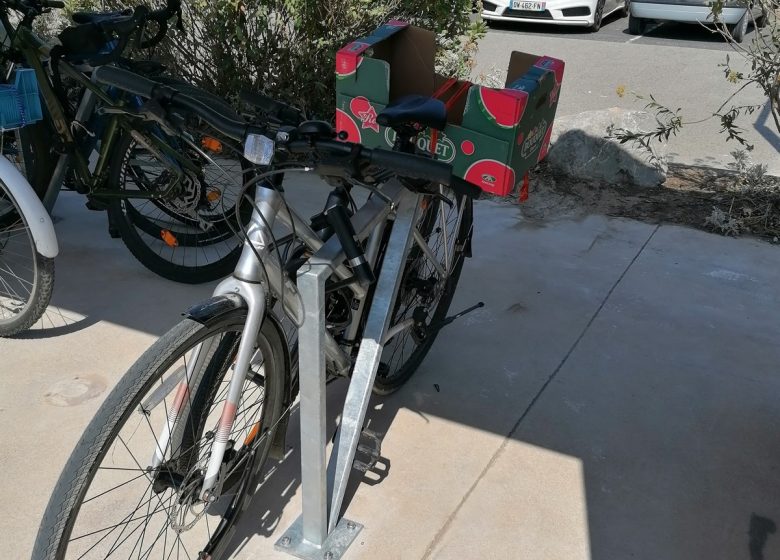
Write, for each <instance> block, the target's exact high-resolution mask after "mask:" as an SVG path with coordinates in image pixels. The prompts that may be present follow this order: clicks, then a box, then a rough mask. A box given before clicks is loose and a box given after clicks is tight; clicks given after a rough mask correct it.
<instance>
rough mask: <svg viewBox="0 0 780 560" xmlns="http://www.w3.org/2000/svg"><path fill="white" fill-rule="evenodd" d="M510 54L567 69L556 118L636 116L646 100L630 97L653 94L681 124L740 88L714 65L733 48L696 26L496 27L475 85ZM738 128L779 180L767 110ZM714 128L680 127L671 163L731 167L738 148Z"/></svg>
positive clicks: (742, 99)
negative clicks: (636, 31)
mask: <svg viewBox="0 0 780 560" xmlns="http://www.w3.org/2000/svg"><path fill="white" fill-rule="evenodd" d="M750 33H751V34H753V33H755V31H754V30H751V31H750ZM751 37H752V35H749V36H748V37H746V39H745V41H749V40H751ZM513 50H518V51H523V52H527V53H532V54H537V55H549V56H554V57H556V58H560V59H562V60H563V61H564V62H565V63H566V70H565V72H564V78H563V86H562V88H561V96H560V101H559V104H558V115H574V114H577V113H579V112H582V111H590V110H603V109H608V108H610V107H622V108H625V109H636V110H641V109H643V107H644V105H645V102H643V101H641V100H638V99H636V98H635V97H634V95H633V94H632V93H631V92H635V93H637V94H640V95H643V96H647V95H650V94H652V95H654V96H655V98H656V99H657V100H658V101H659V102H660V103H662V104H664V105H666V106H668V107H671V108H673V109H676V108H678V107H679V108H681V109H682V115H683V118H684V120H685V121H698V120H701V119H703V118H706V117H707V116H709V115H711V114H712V113H713V112H714V111H716V110H717V108H718V107H720V105H721V104H722V103H723V102H724V101H725V100H726V99H727V98H728V97H729V96H730V95H731V94H732V93H734V92H735V91H736V90H737V89H738V88H739V87H740V86H741V84H731V83H729V82H727V81H726V79H725V78H724V74H723V69H722V68H721V67H720V66H719V65H721V64H723V63H724V62H725V61H726V56H727V55H728V54H729V53H730V51H731V50H732V48H731V47H730V46H729V45H728V44H727V43H726V42H725V41H724V40H723V39H722V38H721V37H719V36H718V35H715V34H713V33H711V32H710V31H708V30H707V29H706V28H704V27H701V26H697V25H684V24H677V23H663V24H656V25H655V26H654V27H650V28H649V29H648V31H647V33H646V34H645V35H630V34H629V33H628V18H626V17H621V16H620V15H618V14H612V15H610V16H609V17H608V18H607V19H605V21H604V24H603V26H602V28H601V29H600V30H599V31H598V32H596V33H592V32H590V31H588V30H587V29H580V28H572V27H566V26H556V25H543V24H525V23H514V22H512V23H503V22H501V23H497V22H494V23H492V24H491V27H490V29H489V30H488V33H487V36H486V37H485V38H484V39H483V40H482V42H481V43H480V46H479V52H478V53H477V64H476V67H475V69H474V73H473V76H474V79H475V80H476V81H479V80H480V76H481V75H484V74H486V73H493V74H495V73H496V71H503V70H505V69H506V67H507V64H508V62H509V56H510V53H511V52H512V51H513ZM731 61H732V63H733V64H734V65H735V67H736V68H738V69H741V70H743V71H747V70H748V68H747V66H746V65H745V64H744V63H743V61H741V60H740V59H739V57H738V56H737V55H734V54H733V53H731ZM618 86H623V87H624V88H625V90H626V92H627V93H626V94H625V95H623V96H622V97H620V96H619V95H618V94H617V88H618ZM735 102H736V103H737V104H740V105H741V104H763V103H765V102H766V98H765V97H764V96H763V94H762V92H761V91H759V90H758V89H756V88H752V87H749V88H746V89H745V90H744V91H743V92H742V93H741V94H740V95H739V96H737V97H736V98H735ZM738 123H739V124H740V126H742V128H744V129H745V138H746V139H747V140H748V142H750V143H752V144H753V145H754V146H755V148H754V150H753V152H752V157H753V159H754V161H756V162H761V163H765V164H767V165H768V167H769V172H770V173H772V174H774V175H780V157H778V152H780V135H779V134H778V132H777V130H776V128H775V126H774V122H772V117H771V115H770V112H769V106H768V105H765V106H764V108H763V109H761V110H759V111H758V112H756V113H754V114H753V115H750V116H747V117H743V118H742V119H741V120H740V121H738ZM719 130H720V123H719V121H717V120H716V119H711V120H707V121H706V122H704V123H701V124H696V125H686V126H684V127H683V129H682V131H681V132H680V133H679V134H678V135H677V136H676V137H672V138H671V140H670V142H669V144H668V147H667V148H666V150H667V155H668V156H669V159H670V160H671V161H673V162H675V163H681V164H686V165H696V166H706V167H718V168H727V167H728V164H729V163H730V162H731V161H733V158H732V157H731V155H730V152H731V151H733V150H735V149H737V148H738V147H739V146H738V145H736V143H735V142H733V141H731V142H726V141H725V136H724V135H722V134H719Z"/></svg>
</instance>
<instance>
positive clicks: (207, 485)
mask: <svg viewBox="0 0 780 560" xmlns="http://www.w3.org/2000/svg"><path fill="white" fill-rule="evenodd" d="M255 204H256V209H255V213H257V212H258V211H259V212H261V213H262V215H263V218H264V219H259V218H258V219H253V220H252V224H251V225H250V227H249V228H248V230H247V239H246V240H245V243H244V248H243V251H242V254H241V257H240V259H239V262H238V265H237V266H236V270H235V272H234V274H233V276H232V277H230V278H227V279H225V280H223V281H222V282H221V283H220V284H219V285H218V286H217V288H216V289H215V290H214V294H213V295H214V297H217V296H225V295H235V296H238V297H240V298H241V299H243V300H244V302H245V303H246V307H247V318H246V323H245V325H244V327H243V330H242V332H241V339H240V342H239V345H238V352H237V354H236V358H235V362H234V364H233V375H232V377H231V379H230V384H229V386H228V391H227V397H226V400H225V403H224V405H223V408H222V413H221V416H220V418H219V422H218V424H217V430H216V432H215V434H214V442H213V444H212V447H211V452H210V457H209V461H208V465H207V467H206V472H205V475H204V480H203V487H202V489H201V492H200V498H201V499H203V500H207V499H208V498H209V497H210V495H211V493H212V490H213V489H214V487H215V485H216V484H217V481H218V478H219V474H220V469H221V467H222V462H223V459H224V456H225V451H226V450H227V445H228V440H229V437H230V432H231V430H232V427H233V422H234V421H235V419H236V410H237V408H238V405H239V400H240V398H241V392H242V389H243V387H244V382H245V381H246V378H247V373H248V371H249V367H250V363H251V360H252V357H253V355H254V352H255V343H256V341H257V336H258V333H259V332H260V327H261V326H262V323H263V318H264V317H265V312H266V288H265V282H267V281H268V279H267V278H265V274H264V269H263V265H262V264H261V262H260V261H259V260H258V259H257V256H256V255H255V251H257V253H258V254H259V255H260V256H261V257H263V258H264V259H266V258H267V259H269V260H270V259H272V258H273V256H272V255H270V254H269V247H270V246H271V243H273V236H272V233H271V228H272V227H273V223H274V218H275V216H276V215H277V213H278V212H279V208H280V206H281V204H282V199H281V196H280V195H279V193H277V192H275V191H273V190H271V189H266V188H260V187H258V188H257V192H256V196H255ZM250 244H251V246H250ZM253 248H254V249H253ZM274 264H276V263H274ZM266 266H268V263H267V264H266ZM273 268H274V269H276V268H277V267H276V266H273ZM287 289H288V290H290V289H293V290H294V287H292V286H288V287H287ZM215 344H217V340H215V338H210V339H208V340H206V341H204V342H201V343H200V344H198V345H197V346H195V348H194V349H193V351H192V354H191V356H190V359H189V360H188V361H187V369H186V372H185V375H184V379H182V380H181V382H180V383H179V385H178V387H177V389H176V395H175V397H174V400H173V404H172V406H171V409H170V412H169V414H168V417H167V421H166V423H165V425H164V426H163V430H162V434H161V436H160V437H159V439H158V444H157V447H156V449H155V453H154V457H153V458H152V464H151V467H152V469H155V468H157V467H159V466H160V465H162V464H163V462H164V460H165V453H166V450H168V449H177V446H179V445H181V439H182V435H183V434H182V433H181V432H182V430H183V429H184V428H185V427H184V426H181V425H180V424H181V419H182V418H185V417H186V412H187V407H188V405H189V403H190V396H191V394H192V391H193V390H194V389H196V388H197V386H198V383H200V381H201V378H202V375H203V371H204V368H205V366H206V364H207V363H208V360H209V358H210V357H211V356H212V354H213V350H214V346H215Z"/></svg>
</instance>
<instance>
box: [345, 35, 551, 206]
mask: <svg viewBox="0 0 780 560" xmlns="http://www.w3.org/2000/svg"><path fill="white" fill-rule="evenodd" d="M435 50H436V44H435V35H434V33H432V32H431V31H427V30H425V29H420V28H419V27H414V26H411V25H408V24H407V23H405V22H402V21H390V22H388V23H386V24H385V25H383V26H382V27H380V28H378V29H376V30H375V31H374V32H373V33H372V34H371V35H370V36H368V37H365V38H362V39H358V40H357V41H353V42H352V43H350V44H348V45H347V46H345V47H343V48H342V49H341V50H339V52H338V54H337V55H336V92H337V109H336V129H337V130H338V131H339V132H341V131H344V132H346V134H347V139H348V140H349V141H350V142H359V143H361V144H364V145H365V146H368V147H384V148H388V147H392V146H393V142H394V139H395V138H394V135H395V133H394V132H393V130H392V129H389V128H385V127H382V126H380V125H379V124H378V123H377V122H376V116H377V113H379V112H381V111H382V109H384V108H385V107H386V106H387V105H388V104H389V103H391V102H392V101H393V100H395V99H398V98H400V97H402V96H404V95H409V94H419V95H427V96H434V95H436V96H437V97H439V98H441V99H442V100H443V101H444V102H445V103H446V104H447V114H448V117H447V121H448V122H447V126H446V127H445V129H444V131H430V130H429V131H425V132H423V133H422V134H420V135H419V136H418V138H417V144H418V146H419V147H420V148H421V149H423V150H426V151H429V152H434V153H435V154H436V157H437V158H438V159H440V160H442V161H446V162H449V163H452V166H453V172H454V173H455V174H456V175H458V176H459V177H462V178H464V179H466V180H467V181H469V182H471V183H473V184H475V185H477V186H479V187H481V188H482V189H483V190H485V191H487V192H489V193H493V194H497V195H501V196H506V195H507V194H509V193H510V191H512V189H513V187H514V186H515V184H517V183H519V182H521V181H522V178H523V175H524V174H525V173H526V171H528V170H529V169H530V168H532V167H533V166H534V165H536V163H537V162H539V161H540V160H541V159H542V158H544V156H545V155H546V154H547V148H548V145H549V142H550V134H551V133H552V126H553V120H554V118H555V110H556V108H557V106H558V95H559V93H560V88H561V81H562V79H563V68H564V63H563V61H562V60H558V59H555V58H551V57H549V56H537V55H532V54H527V53H522V52H517V51H515V52H513V53H512V54H511V57H510V62H509V68H508V70H507V80H506V86H505V87H504V88H503V89H492V88H488V87H484V86H480V85H477V84H471V83H469V82H463V81H456V80H453V79H448V78H446V77H444V76H440V75H438V74H436V72H435V71H434V54H435ZM431 144H433V147H432V146H431Z"/></svg>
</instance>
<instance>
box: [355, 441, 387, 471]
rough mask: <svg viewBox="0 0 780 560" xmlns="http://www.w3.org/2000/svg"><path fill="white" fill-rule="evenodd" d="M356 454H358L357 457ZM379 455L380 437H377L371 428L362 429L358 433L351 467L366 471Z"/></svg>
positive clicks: (380, 452)
mask: <svg viewBox="0 0 780 560" xmlns="http://www.w3.org/2000/svg"><path fill="white" fill-rule="evenodd" d="M358 454H360V456H359V457H358ZM381 455H382V439H381V438H380V437H379V434H377V433H376V432H372V431H371V430H363V431H362V432H361V433H360V440H359V441H358V446H357V450H356V451H355V460H354V461H353V462H352V467H353V468H354V469H355V470H357V471H360V472H363V473H364V472H367V471H369V470H371V469H372V468H373V467H374V465H376V463H377V461H379V457H381Z"/></svg>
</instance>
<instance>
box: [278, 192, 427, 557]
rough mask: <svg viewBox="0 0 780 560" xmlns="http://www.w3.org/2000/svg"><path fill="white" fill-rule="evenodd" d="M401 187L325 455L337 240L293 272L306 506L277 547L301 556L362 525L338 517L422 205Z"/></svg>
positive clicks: (341, 540)
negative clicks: (330, 290)
mask: <svg viewBox="0 0 780 560" xmlns="http://www.w3.org/2000/svg"><path fill="white" fill-rule="evenodd" d="M399 186H400V185H399ZM398 192H399V195H398V198H397V199H396V200H397V202H396V212H395V223H394V224H393V229H392V231H391V234H390V238H389V240H388V245H387V249H386V251H385V255H384V260H383V264H382V269H381V271H380V273H379V277H378V279H377V284H376V288H375V291H374V296H373V301H372V304H371V307H370V309H369V311H368V317H367V320H366V324H365V329H364V331H363V338H362V340H361V342H360V349H359V351H358V354H357V358H356V359H355V364H354V367H353V371H352V377H351V381H350V384H349V388H348V390H347V397H346V400H345V403H344V409H343V412H342V415H341V423H340V425H339V429H338V432H337V436H336V440H335V444H334V447H333V451H332V452H331V455H330V458H329V459H328V460H327V462H326V446H327V443H328V440H327V435H326V433H325V427H326V422H327V417H326V410H325V377H326V371H325V368H326V353H325V281H326V280H327V279H328V277H329V276H330V275H331V274H332V273H333V271H334V263H339V262H341V261H342V260H343V253H341V249H340V246H339V245H338V244H337V243H326V244H325V245H324V246H323V247H322V249H320V250H319V251H318V252H317V253H316V254H315V255H313V256H312V258H311V259H310V260H309V266H308V267H305V269H303V270H302V271H301V273H300V274H299V276H298V290H299V293H300V296H301V299H302V301H303V305H304V322H303V325H302V327H301V328H300V331H299V335H298V348H299V352H300V422H301V489H302V492H301V497H302V502H303V504H302V510H303V511H302V513H301V515H300V517H298V519H296V520H295V522H294V523H293V524H292V525H291V526H290V527H289V528H288V529H287V531H285V533H284V534H283V535H282V537H281V538H280V539H279V540H278V541H277V542H276V544H275V548H276V549H277V550H280V551H284V552H287V553H289V554H292V555H293V556H297V557H298V558H303V559H305V560H338V559H339V558H341V556H342V555H343V554H344V552H345V551H346V550H347V548H348V547H349V545H350V544H351V543H352V541H353V540H354V539H355V537H357V535H358V533H359V532H360V531H361V529H362V528H363V526H362V525H361V524H359V523H356V522H353V521H349V520H347V519H344V518H340V517H339V516H340V514H341V507H342V504H343V501H344V493H345V491H346V487H347V482H348V480H349V475H350V473H351V471H352V465H353V461H354V459H355V450H356V449H357V446H358V442H359V440H360V434H361V432H362V427H363V421H364V420H365V416H366V410H367V408H368V403H369V400H370V397H371V388H372V386H373V384H374V378H375V377H376V372H377V370H378V368H379V362H380V359H381V356H382V349H383V348H384V343H385V342H386V340H385V336H386V333H387V330H388V326H389V323H390V319H391V315H392V312H393V303H394V302H395V298H396V296H397V294H398V288H399V286H400V283H401V275H402V274H403V269H404V265H405V263H406V255H407V253H408V251H409V248H410V246H411V244H412V242H413V239H414V235H413V233H414V231H416V228H415V227H414V224H416V223H417V219H418V214H419V211H420V210H419V209H420V203H419V195H417V194H414V193H411V192H409V191H408V190H406V189H403V188H401V189H399V191H398Z"/></svg>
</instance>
